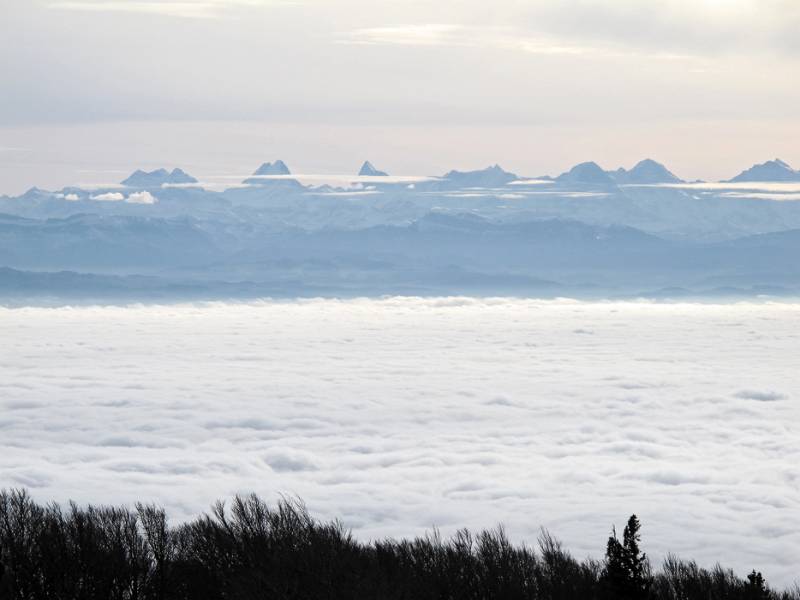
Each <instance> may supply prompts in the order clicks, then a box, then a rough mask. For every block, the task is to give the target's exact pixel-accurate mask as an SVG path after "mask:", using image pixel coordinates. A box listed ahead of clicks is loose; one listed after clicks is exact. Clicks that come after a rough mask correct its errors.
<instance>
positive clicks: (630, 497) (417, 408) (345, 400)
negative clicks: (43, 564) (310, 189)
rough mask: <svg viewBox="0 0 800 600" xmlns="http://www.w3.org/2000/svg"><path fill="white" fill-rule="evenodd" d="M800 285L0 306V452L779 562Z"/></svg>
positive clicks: (367, 533)
mask: <svg viewBox="0 0 800 600" xmlns="http://www.w3.org/2000/svg"><path fill="white" fill-rule="evenodd" d="M798 332H800V305H795V304H736V305H700V304H650V303H641V304H639V303H577V302H571V301H552V302H545V301H534V300H511V299H497V300H491V299H490V300H471V299H462V298H443V299H413V298H410V299H409V298H406V299H394V298H393V299H385V300H353V301H322V300H313V301H298V302H287V303H273V302H263V303H253V304H237V305H231V304H209V305H184V306H161V307H158V306H155V307H129V308H120V307H102V308H100V307H93V308H69V307H67V308H58V309H47V308H20V309H2V308H0V338H1V339H3V341H4V342H3V343H4V349H5V350H6V352H4V353H3V354H2V358H1V359H0V431H2V435H0V473H2V474H3V475H2V485H3V486H26V487H29V488H31V489H32V491H33V493H34V495H35V497H36V498H37V499H39V500H51V499H56V500H66V499H68V498H74V499H76V500H78V501H81V502H85V501H90V500H91V501H102V502H123V503H132V502H134V501H135V500H140V499H143V500H153V501H158V502H162V503H164V504H166V505H167V507H168V509H169V511H170V513H171V515H172V516H173V517H174V518H176V519H181V518H185V517H188V516H190V515H193V514H195V513H196V512H198V511H200V510H204V509H206V508H207V507H208V505H209V504H210V503H211V502H212V501H213V500H214V499H216V498H218V497H221V496H228V495H230V494H233V493H235V492H242V491H256V492H258V493H260V494H262V495H264V496H265V497H268V498H277V496H278V494H279V493H289V494H299V495H300V496H302V497H303V498H304V499H305V500H306V501H307V502H308V504H309V507H310V508H311V510H312V511H313V512H314V513H315V514H317V515H318V516H320V517H341V518H342V519H343V520H344V522H345V524H346V525H348V526H350V527H353V528H354V529H355V532H356V534H357V535H358V536H360V537H363V538H375V537H382V536H386V535H412V534H418V533H422V532H424V531H425V530H426V529H429V528H431V527H433V526H439V527H440V528H441V529H442V530H443V532H445V533H449V532H452V531H453V530H454V529H455V528H457V527H461V526H470V527H487V526H493V525H495V524H496V523H497V522H503V523H504V524H505V525H506V526H507V527H508V530H509V532H510V533H511V535H512V536H513V537H514V538H515V539H517V540H521V539H525V540H527V541H534V540H535V538H536V536H537V534H538V528H539V527H540V526H546V527H548V528H549V529H551V530H552V532H553V533H554V534H556V535H557V536H559V537H560V538H562V539H563V540H564V541H565V542H566V543H567V544H568V546H569V547H570V548H571V549H573V550H574V551H575V553H576V554H577V555H578V556H580V557H582V556H586V555H588V554H591V555H594V556H599V555H601V553H602V551H603V544H604V540H605V538H606V536H607V535H608V533H609V529H610V526H611V524H612V523H614V522H616V523H617V524H621V522H622V520H623V519H624V518H626V517H627V516H628V515H629V514H630V513H631V512H634V511H636V512H637V514H639V515H640V516H641V518H642V521H643V523H644V546H645V549H646V550H647V551H648V552H649V553H650V554H651V555H652V556H653V557H655V558H659V557H661V556H663V554H664V553H665V552H667V551H673V552H677V553H679V554H681V555H682V556H684V557H687V558H688V557H694V558H696V559H698V560H699V561H700V562H702V563H703V564H704V565H707V566H712V565H713V564H714V563H715V562H716V561H720V562H722V563H723V564H726V565H730V566H732V567H734V568H736V569H737V570H738V571H740V572H746V571H749V569H751V568H758V569H760V570H763V571H764V573H765V575H766V576H768V577H769V578H770V580H771V582H773V583H775V584H788V583H790V582H791V581H792V579H793V578H794V577H796V571H795V567H796V561H795V560H794V558H795V557H796V555H797V548H798V546H799V545H800V533H798V532H800V517H799V516H798V515H800V503H799V502H798V498H800V494H799V493H798V492H800V467H798V464H800V442H798V440H800V435H798V433H799V432H798V431H797V427H796V424H797V423H798V422H800V405H798V402H797V400H798V397H799V396H798V394H799V393H800V375H798V371H797V368H796V357H797V352H798V350H799V349H800V333H798Z"/></svg>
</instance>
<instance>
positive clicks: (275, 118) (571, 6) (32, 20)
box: [0, 0, 800, 193]
mask: <svg viewBox="0 0 800 600" xmlns="http://www.w3.org/2000/svg"><path fill="white" fill-rule="evenodd" d="M798 28H800V4H798V3H797V2H796V1H794V0H660V1H643V0H563V1H560V2H553V1H543V0H525V1H522V0H495V1H493V2H491V3H489V2H486V1H485V0H482V1H477V0H438V1H436V2H432V1H425V2H423V1H418V0H382V1H381V0H378V1H374V0H373V1H366V0H324V1H323V0H197V1H195V0H186V1H184V0H170V1H156V0H112V1H103V0H3V1H2V2H1V3H0V57H2V58H0V81H2V82H3V93H2V94H0V193H19V192H21V191H23V190H25V189H27V188H29V187H31V186H33V185H38V186H40V187H45V188H58V187H61V186H63V185H66V184H77V183H81V182H84V181H87V180H88V181H93V180H98V179H100V180H102V181H117V180H119V179H121V178H123V177H124V175H125V174H127V173H128V172H130V171H132V170H133V169H134V168H138V167H142V168H154V167H160V166H169V167H173V166H180V167H183V168H185V169H187V170H189V171H190V172H193V174H195V175H197V176H199V177H201V178H202V176H204V175H208V174H213V173H215V172H219V171H220V170H222V171H226V172H232V171H236V172H241V171H244V172H249V171H252V170H254V169H255V168H256V167H257V166H258V165H259V164H260V163H262V162H265V161H268V160H274V159H276V158H282V159H284V160H285V161H286V162H287V163H289V165H290V166H291V167H292V168H293V169H296V170H298V171H302V172H306V173H309V172H321V173H345V172H346V173H350V172H353V171H356V170H357V169H358V167H359V165H360V164H361V162H363V161H364V160H366V159H369V160H371V161H372V162H373V163H375V164H376V165H377V166H378V167H379V168H382V169H384V170H387V171H389V172H391V173H393V174H398V175H427V174H439V173H442V172H444V171H446V170H449V169H451V168H460V169H468V168H481V167H484V166H486V165H489V164H494V163H500V164H502V165H503V166H505V167H506V168H508V169H510V170H513V171H515V172H518V173H520V174H523V175H530V176H535V175H541V174H557V173H559V172H561V171H564V170H566V169H567V168H569V167H570V166H572V165H573V164H575V163H577V162H581V161H584V160H596V161H598V162H599V163H600V164H601V165H603V166H604V167H606V168H609V169H611V168H617V167H619V166H626V167H630V166H631V165H632V164H634V163H635V162H637V161H638V160H639V159H641V158H644V157H652V158H654V159H657V160H660V161H662V162H664V163H666V164H667V165H668V166H669V167H670V168H671V169H672V170H673V171H674V172H676V173H677V174H679V175H680V176H682V177H684V178H687V179H695V178H702V179H709V180H715V179H721V178H728V177H731V176H733V175H735V174H736V173H738V172H739V171H740V170H742V169H743V168H745V167H747V166H750V165H751V164H753V163H755V162H763V161H764V160H768V159H772V158H775V157H780V158H782V159H783V160H785V161H787V162H789V163H790V164H793V165H794V166H795V167H797V166H800V146H798V145H797V143H796V140H797V139H800V84H798V82H797V72H798V70H800V38H798V36H797V35H796V31H797V30H798Z"/></svg>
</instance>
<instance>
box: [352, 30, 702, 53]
mask: <svg viewBox="0 0 800 600" xmlns="http://www.w3.org/2000/svg"><path fill="white" fill-rule="evenodd" d="M337 43H340V44H351V45H367V46H442V47H454V48H457V47H462V48H469V47H473V48H497V49H506V50H518V51H522V52H525V53H528V54H541V55H552V56H557V55H567V56H574V57H586V58H627V57H634V58H651V59H657V60H692V59H694V58H696V57H693V56H691V55H689V54H679V53H674V52H652V51H645V50H642V49H636V48H632V47H624V46H619V47H614V46H598V45H588V44H584V43H581V42H580V41H578V40H575V39H569V38H560V37H555V36H551V35H546V34H536V33H533V34H526V33H518V32H513V31H509V30H508V29H507V28H483V27H467V26H464V25H455V24H436V23H428V24H423V25H394V26H390V27H368V28H363V29H356V30H354V31H351V32H349V33H347V34H344V35H342V36H341V37H340V38H339V39H338V40H337Z"/></svg>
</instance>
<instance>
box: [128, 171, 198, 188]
mask: <svg viewBox="0 0 800 600" xmlns="http://www.w3.org/2000/svg"><path fill="white" fill-rule="evenodd" d="M120 183H121V184H122V185H126V186H129V187H142V188H154V187H161V186H162V185H164V184H172V185H176V184H191V183H197V179H195V178H194V177H192V176H191V175H189V174H187V173H185V172H184V171H183V170H181V169H173V170H172V172H169V171H167V170H166V169H156V170H155V171H150V172H146V171H142V170H141V169H137V170H136V171H134V172H133V173H132V174H131V175H130V176H129V177H128V178H127V179H125V180H123V181H121V182H120Z"/></svg>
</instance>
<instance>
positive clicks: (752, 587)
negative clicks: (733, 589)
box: [744, 569, 772, 600]
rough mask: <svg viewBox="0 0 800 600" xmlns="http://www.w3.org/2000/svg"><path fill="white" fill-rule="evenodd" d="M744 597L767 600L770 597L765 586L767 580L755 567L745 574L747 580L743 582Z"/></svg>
mask: <svg viewBox="0 0 800 600" xmlns="http://www.w3.org/2000/svg"><path fill="white" fill-rule="evenodd" d="M744 597H745V598H746V599H747V600H769V599H770V598H772V593H771V592H770V591H769V588H768V587H767V582H766V581H765V580H764V576H763V575H762V574H761V573H760V572H759V573H757V572H756V570H755V569H753V572H752V573H750V574H749V575H748V576H747V581H746V582H745V584H744Z"/></svg>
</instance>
